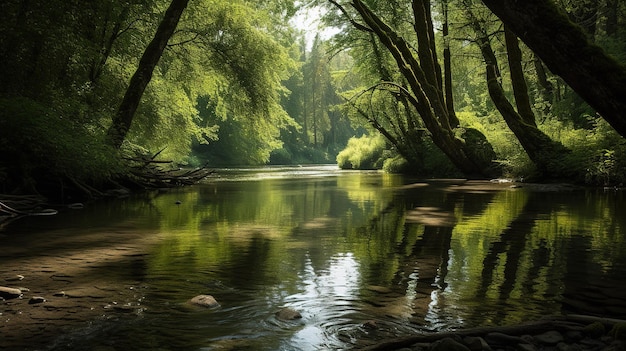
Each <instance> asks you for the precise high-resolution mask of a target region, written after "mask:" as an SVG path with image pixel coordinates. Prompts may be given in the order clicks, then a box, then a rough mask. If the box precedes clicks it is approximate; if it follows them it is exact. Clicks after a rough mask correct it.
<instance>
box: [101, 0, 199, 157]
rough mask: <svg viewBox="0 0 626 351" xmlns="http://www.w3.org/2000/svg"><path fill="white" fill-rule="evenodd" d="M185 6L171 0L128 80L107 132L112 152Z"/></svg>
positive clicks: (179, 0)
mask: <svg viewBox="0 0 626 351" xmlns="http://www.w3.org/2000/svg"><path fill="white" fill-rule="evenodd" d="M188 2H189V0H172V2H171V3H170V6H169V7H168V9H167V11H165V15H164V17H163V20H162V21H161V23H160V24H159V27H158V28H157V31H156V34H155V35H154V38H153V39H152V41H151V42H150V44H148V47H147V48H146V50H145V51H144V53H143V55H142V56H141V59H140V60H139V66H138V67H137V70H136V71H135V74H133V76H132V78H131V79H130V83H129V85H128V88H127V89H126V93H125V94H124V99H123V100H122V103H121V104H120V107H119V109H118V111H117V113H116V114H115V116H114V117H113V123H112V124H111V126H110V127H109V130H108V131H107V136H108V138H109V142H110V143H111V145H113V146H114V147H115V148H118V149H119V148H120V147H121V146H122V143H123V142H124V139H126V134H128V131H129V130H130V126H131V124H132V122H133V117H134V116H135V111H137V107H138V106H139V102H140V101H141V97H142V96H143V92H144V91H145V90H146V86H148V83H150V80H151V79H152V73H153V72H154V68H155V67H156V65H157V63H158V62H159V59H160V58H161V55H162V54H163V50H165V47H166V46H167V42H168V40H169V39H170V38H171V36H172V35H173V34H174V30H176V26H177V25H178V21H179V20H180V17H181V15H182V14H183V11H184V10H185V8H186V7H187V3H188Z"/></svg>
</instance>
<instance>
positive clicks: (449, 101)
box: [441, 0, 461, 128]
mask: <svg viewBox="0 0 626 351" xmlns="http://www.w3.org/2000/svg"><path fill="white" fill-rule="evenodd" d="M442 7H443V9H442V10H443V11H442V12H443V28H442V33H441V34H443V82H444V85H443V86H444V94H445V100H446V107H447V108H448V115H449V120H450V126H451V127H452V128H457V127H459V126H460V124H461V123H460V121H459V118H458V117H457V116H456V112H455V111H454V97H453V95H452V59H451V54H450V38H449V33H448V0H444V1H443V2H442Z"/></svg>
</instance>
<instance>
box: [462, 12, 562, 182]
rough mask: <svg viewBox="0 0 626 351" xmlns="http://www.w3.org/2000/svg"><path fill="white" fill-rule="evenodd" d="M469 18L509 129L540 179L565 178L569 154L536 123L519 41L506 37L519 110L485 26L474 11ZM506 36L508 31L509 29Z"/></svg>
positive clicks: (491, 91) (494, 98)
mask: <svg viewBox="0 0 626 351" xmlns="http://www.w3.org/2000/svg"><path fill="white" fill-rule="evenodd" d="M466 11H467V17H468V19H469V20H470V25H471V26H472V28H473V29H474V32H475V33H476V36H477V38H476V41H477V44H478V45H479V46H480V51H481V53H482V55H483V58H484V60H485V69H486V76H487V89H488V90H489V96H490V97H491V100H492V101H493V103H494V105H495V106H496V108H497V109H498V111H499V112H500V114H501V115H502V118H504V121H505V122H506V124H507V125H508V127H509V129H511V131H512V132H513V134H515V137H516V138H517V139H518V140H519V142H520V144H521V145H522V147H523V148H524V151H526V153H527V154H528V157H529V158H530V159H531V160H532V161H533V163H534V164H535V165H536V166H537V169H538V171H539V176H540V177H543V176H547V175H551V176H559V175H562V173H563V171H564V167H563V166H562V165H560V164H559V160H560V159H561V158H562V157H561V156H563V155H564V154H567V153H568V152H569V151H568V150H567V149H566V148H565V147H564V146H563V145H562V144H560V143H558V142H555V141H553V140H552V139H550V137H548V136H547V135H546V134H545V133H543V132H542V131H541V130H539V128H537V124H536V122H535V116H534V113H533V112H532V109H531V106H530V99H529V97H528V91H527V86H526V82H525V79H524V74H523V72H522V66H521V61H522V54H521V51H520V49H519V45H518V41H517V37H515V35H513V34H512V33H508V34H505V35H506V45H507V56H508V58H509V65H510V66H511V68H510V69H511V82H512V84H513V90H514V96H515V99H516V104H517V108H518V110H517V111H516V110H515V107H514V106H513V105H512V104H511V103H510V102H509V100H508V99H507V97H506V94H505V92H504V88H503V87H502V84H501V83H500V81H501V74H500V70H499V69H498V60H497V57H496V55H495V53H494V52H493V49H492V47H491V42H490V39H489V36H488V35H487V32H486V31H485V29H484V28H483V27H482V25H481V21H479V20H478V19H477V18H476V17H475V16H474V14H473V13H472V11H471V9H469V8H468V9H467V10H466ZM505 32H506V29H505Z"/></svg>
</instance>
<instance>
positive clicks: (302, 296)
mask: <svg viewBox="0 0 626 351" xmlns="http://www.w3.org/2000/svg"><path fill="white" fill-rule="evenodd" d="M300 279H301V284H302V291H301V292H300V293H298V294H294V295H291V296H288V297H287V298H286V301H285V302H286V305H287V306H289V307H292V308H295V309H297V310H299V311H301V312H302V317H303V320H302V321H303V323H304V326H303V327H302V329H300V330H298V331H297V332H296V333H295V334H294V335H293V336H292V340H290V341H288V344H290V345H298V347H300V348H302V349H305V350H308V349H313V350H321V349H324V348H325V347H329V346H331V345H328V344H327V343H329V342H333V343H334V342H337V343H340V342H339V340H336V339H335V338H336V335H334V334H336V332H337V331H338V330H339V329H341V327H342V325H341V324H342V323H353V321H351V319H350V318H349V317H348V315H349V314H350V313H351V312H355V311H354V306H355V302H356V301H358V299H359V282H360V273H359V263H358V262H357V261H356V260H355V258H354V256H353V254H352V253H344V254H337V255H335V256H333V257H332V258H331V259H330V260H329V262H328V267H327V268H325V269H321V270H317V271H316V270H315V268H314V267H313V265H312V262H311V260H310V258H309V257H308V256H307V258H306V262H305V267H304V271H303V272H302V273H301V277H300ZM351 309H352V310H351ZM333 339H335V340H333ZM303 347H304V348H303ZM284 349H285V350H287V349H288V348H284Z"/></svg>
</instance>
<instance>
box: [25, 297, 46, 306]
mask: <svg viewBox="0 0 626 351" xmlns="http://www.w3.org/2000/svg"><path fill="white" fill-rule="evenodd" d="M42 302H46V299H45V298H43V297H41V296H33V297H31V298H30V300H28V304H29V305H34V304H37V303H42Z"/></svg>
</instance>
